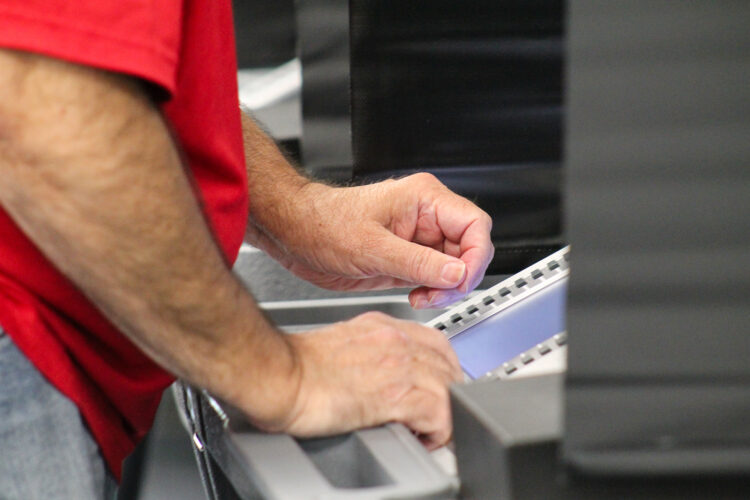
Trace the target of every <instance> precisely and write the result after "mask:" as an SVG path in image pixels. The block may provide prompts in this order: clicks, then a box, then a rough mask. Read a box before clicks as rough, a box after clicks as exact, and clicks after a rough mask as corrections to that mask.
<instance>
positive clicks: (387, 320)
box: [359, 312, 463, 382]
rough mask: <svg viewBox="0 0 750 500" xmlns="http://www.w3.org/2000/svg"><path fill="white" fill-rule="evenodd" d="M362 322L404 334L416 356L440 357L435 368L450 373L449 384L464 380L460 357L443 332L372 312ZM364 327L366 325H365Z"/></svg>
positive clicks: (364, 316)
mask: <svg viewBox="0 0 750 500" xmlns="http://www.w3.org/2000/svg"><path fill="white" fill-rule="evenodd" d="M359 318H360V321H362V322H363V323H364V324H366V325H368V326H369V327H370V328H378V327H380V326H383V325H385V326H388V327H389V328H393V329H395V330H398V331H400V332H402V333H403V335H404V336H405V338H406V339H408V340H409V341H411V343H412V349H413V350H414V352H415V353H416V356H418V357H419V356H421V357H423V358H427V357H428V356H431V355H436V356H439V357H440V362H435V363H433V365H434V366H435V367H441V368H442V369H443V370H444V371H445V372H446V373H448V379H447V382H460V381H462V380H463V371H462V370H461V365H460V363H459V361H458V356H456V352H455V351H454V350H453V347H452V346H451V343H450V341H448V339H447V338H446V336H445V335H443V334H442V333H441V332H439V331H437V330H435V329H434V328H429V327H426V326H424V325H420V324H419V323H415V322H413V321H406V320H401V319H397V318H394V317H392V316H388V315H386V314H382V313H377V312H370V313H365V314H364V315H362V316H359ZM363 326H364V325H363Z"/></svg>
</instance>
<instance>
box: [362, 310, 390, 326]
mask: <svg viewBox="0 0 750 500" xmlns="http://www.w3.org/2000/svg"><path fill="white" fill-rule="evenodd" d="M387 318H388V315H387V314H385V313H382V312H380V311H367V312H365V313H362V314H360V315H359V316H358V317H357V319H359V320H360V321H367V322H374V323H384V322H385V321H386V320H387Z"/></svg>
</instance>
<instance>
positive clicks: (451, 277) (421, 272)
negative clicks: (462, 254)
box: [367, 228, 466, 288]
mask: <svg viewBox="0 0 750 500" xmlns="http://www.w3.org/2000/svg"><path fill="white" fill-rule="evenodd" d="M375 245H376V246H377V248H378V251H377V252H376V253H374V255H370V256H368V257H367V258H368V259H371V260H372V261H374V267H375V269H374V271H375V272H377V273H380V274H385V275H387V276H392V277H394V278H397V279H400V280H403V281H405V282H410V283H417V284H420V285H425V286H428V287H430V288H456V287H458V286H459V285H460V284H461V283H462V282H463V281H464V278H465V276H466V263H465V262H464V261H463V260H462V259H458V258H456V257H452V256H450V255H446V254H444V253H442V252H438V251H437V250H434V249H432V248H430V247H426V246H422V245H419V244H417V243H412V242H410V241H406V240H404V239H402V238H399V237H398V236H396V235H394V234H393V233H391V232H389V231H388V230H387V229H385V228H383V229H382V230H381V235H380V238H378V239H377V240H376V242H375Z"/></svg>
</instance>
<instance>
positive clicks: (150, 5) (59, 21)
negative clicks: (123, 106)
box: [0, 0, 183, 95]
mask: <svg viewBox="0 0 750 500" xmlns="http://www.w3.org/2000/svg"><path fill="white" fill-rule="evenodd" d="M182 4H183V2H181V1H154V0H117V1H107V0H73V1H71V0H5V1H3V2H2V3H0V47H5V48H10V49H17V50H23V51H29V52H36V53H40V54H44V55H48V56H51V57H56V58H59V59H64V60H67V61H70V62H74V63H79V64H84V65H87V66H94V67H98V68H101V69H106V70H110V71H116V72H120V73H126V74H130V75H133V76H137V77H140V78H142V79H145V80H148V81H151V82H153V83H155V84H157V85H159V86H161V87H163V88H164V89H166V90H167V91H168V92H169V94H170V95H171V94H172V93H173V92H174V90H175V83H176V73H177V61H178V56H179V52H180V38H181V36H180V34H181V25H182Z"/></svg>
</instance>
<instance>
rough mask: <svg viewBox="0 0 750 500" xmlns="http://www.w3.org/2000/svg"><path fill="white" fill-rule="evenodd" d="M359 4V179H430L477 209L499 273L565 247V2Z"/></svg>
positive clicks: (354, 55)
mask: <svg viewBox="0 0 750 500" xmlns="http://www.w3.org/2000/svg"><path fill="white" fill-rule="evenodd" d="M350 6H351V83H352V96H351V98H352V141H353V154H354V175H355V179H357V180H373V179H381V178H384V177H388V176H398V175H403V174H406V173H410V172H413V171H430V172H432V173H434V174H435V175H436V176H437V177H438V178H440V179H441V180H442V181H443V182H444V183H446V184H447V185H448V186H449V187H450V188H452V189H454V190H455V191H457V192H459V193H461V194H462V195H464V196H467V197H468V198H470V199H472V200H474V201H476V202H477V203H478V204H479V205H480V206H481V207H482V208H483V209H485V210H486V211H487V212H488V213H489V214H490V215H491V216H492V217H493V220H494V228H493V233H492V238H493V242H494V243H495V247H496V249H497V252H496V257H497V258H496V260H495V261H494V262H493V265H492V267H491V272H495V273H510V272H515V271H518V270H519V269H520V268H522V267H524V266H526V265H529V264H531V263H533V262H534V261H536V260H538V259H540V258H542V257H544V256H546V255H547V254H549V253H551V251H554V250H556V249H557V248H559V247H560V246H561V244H562V242H561V228H560V177H561V176H560V148H561V142H562V139H561V137H562V61H563V57H562V32H563V29H562V25H563V8H562V2H561V1H522V0H472V1H466V2H456V1H445V0H437V1H426V0H416V1H409V2H400V1H395V0H351V1H350Z"/></svg>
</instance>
